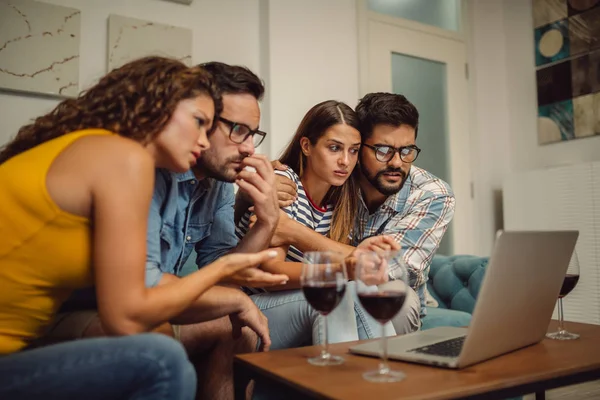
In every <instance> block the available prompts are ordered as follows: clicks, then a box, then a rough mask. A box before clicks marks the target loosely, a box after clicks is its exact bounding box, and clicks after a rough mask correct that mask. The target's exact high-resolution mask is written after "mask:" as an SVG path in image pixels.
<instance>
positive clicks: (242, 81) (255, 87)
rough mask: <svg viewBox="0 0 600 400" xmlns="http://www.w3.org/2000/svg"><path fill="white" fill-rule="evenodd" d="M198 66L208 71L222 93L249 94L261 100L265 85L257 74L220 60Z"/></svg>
mask: <svg viewBox="0 0 600 400" xmlns="http://www.w3.org/2000/svg"><path fill="white" fill-rule="evenodd" d="M200 66H201V67H202V68H204V69H206V70H207V71H208V72H210V73H211V74H212V75H213V76H214V79H215V83H216V84H217V87H218V88H219V90H220V91H221V93H223V94H251V95H252V96H254V97H255V98H256V100H262V97H263V95H264V94H265V86H264V84H263V82H262V81H261V80H260V78H259V77H258V76H256V74H255V73H254V72H252V71H250V70H249V69H248V68H246V67H242V66H239V65H228V64H225V63H222V62H216V61H213V62H208V63H205V64H200Z"/></svg>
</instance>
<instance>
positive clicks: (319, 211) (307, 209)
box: [235, 167, 333, 262]
mask: <svg viewBox="0 0 600 400" xmlns="http://www.w3.org/2000/svg"><path fill="white" fill-rule="evenodd" d="M275 173H276V174H279V175H283V176H285V177H287V178H288V179H290V180H291V181H292V182H294V183H295V184H296V186H297V188H298V189H297V193H298V198H297V199H296V201H294V203H293V204H291V205H289V206H287V207H285V208H283V211H285V213H286V214H287V215H288V216H289V217H290V218H292V219H293V220H295V221H298V222H299V223H301V224H302V225H304V226H306V227H309V228H310V229H312V230H314V231H315V232H317V233H320V234H322V235H323V236H326V235H327V234H328V233H329V229H330V228H331V219H332V216H333V205H332V204H328V205H327V206H326V207H325V208H319V207H317V206H316V205H315V204H313V202H312V201H311V199H310V196H309V195H308V194H307V193H306V190H305V189H304V186H303V185H302V182H301V181H300V177H299V176H298V174H296V173H295V172H294V171H293V170H292V169H291V168H289V167H288V168H287V170H285V171H279V170H276V171H275ZM251 215H252V214H251V213H250V211H246V213H245V214H244V216H243V217H242V219H241V220H240V222H239V224H238V226H237V228H236V231H235V233H236V235H237V236H238V238H240V239H241V238H242V237H244V235H245V234H246V233H247V232H248V221H249V219H250V217H251ZM285 260H286V261H292V262H302V260H303V254H302V252H301V251H300V250H298V249H297V248H296V247H294V246H290V247H289V249H288V252H287V255H286V258H285Z"/></svg>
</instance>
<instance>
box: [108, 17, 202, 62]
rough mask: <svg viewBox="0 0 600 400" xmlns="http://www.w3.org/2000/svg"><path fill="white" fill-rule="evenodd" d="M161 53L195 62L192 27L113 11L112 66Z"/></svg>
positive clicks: (110, 25) (110, 27) (110, 35)
mask: <svg viewBox="0 0 600 400" xmlns="http://www.w3.org/2000/svg"><path fill="white" fill-rule="evenodd" d="M150 55H158V56H165V57H174V58H176V59H178V60H181V61H182V62H184V63H185V64H186V65H191V62H192V30H191V29H187V28H179V27H175V26H170V25H164V24H159V23H156V22H151V21H144V20H140V19H135V18H129V17H123V16H120V15H110V16H109V18H108V70H109V71H110V70H112V69H113V68H117V67H120V66H121V65H123V64H125V63H127V62H129V61H132V60H135V59H136V58H140V57H145V56H150Z"/></svg>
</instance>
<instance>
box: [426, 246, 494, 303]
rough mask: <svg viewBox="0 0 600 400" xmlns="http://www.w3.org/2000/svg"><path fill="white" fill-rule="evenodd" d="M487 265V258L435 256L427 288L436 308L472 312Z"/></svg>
mask: <svg viewBox="0 0 600 400" xmlns="http://www.w3.org/2000/svg"><path fill="white" fill-rule="evenodd" d="M487 264H488V258H487V257H477V256H470V255H458V256H450V257H448V256H441V255H437V256H435V257H434V258H433V262H432V263H431V268H430V271H429V281H428V282H427V287H428V289H429V292H430V294H431V296H432V297H433V298H435V299H436V300H437V301H438V303H439V305H438V307H439V308H451V309H453V310H459V311H465V312H468V313H472V312H473V308H474V307H475V299H476V298H477V295H478V294H479V289H480V287H481V282H482V279H483V275H484V273H485V268H486V267H487Z"/></svg>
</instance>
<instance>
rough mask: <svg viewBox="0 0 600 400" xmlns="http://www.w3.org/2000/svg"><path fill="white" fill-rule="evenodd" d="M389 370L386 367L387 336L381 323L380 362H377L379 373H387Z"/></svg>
mask: <svg viewBox="0 0 600 400" xmlns="http://www.w3.org/2000/svg"><path fill="white" fill-rule="evenodd" d="M389 372H390V368H389V367H388V353H387V336H385V330H384V324H381V362H380V363H379V373H380V374H381V375H387V374H388V373H389Z"/></svg>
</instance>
